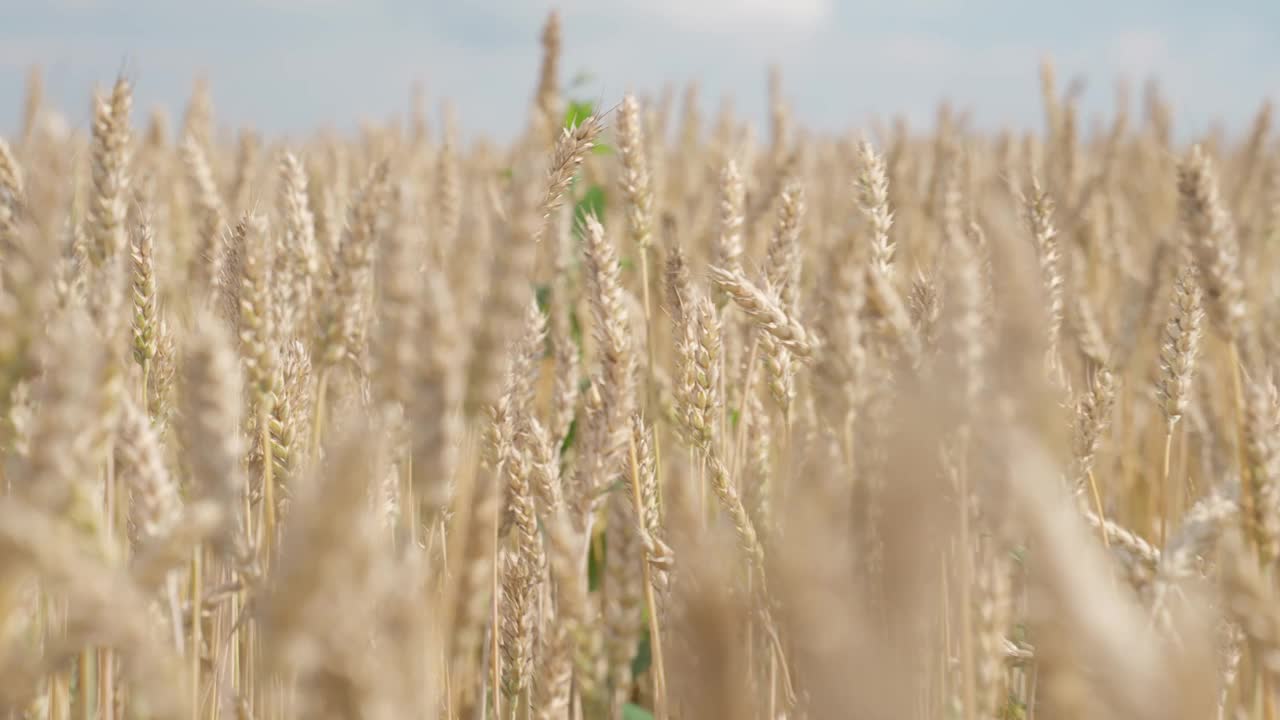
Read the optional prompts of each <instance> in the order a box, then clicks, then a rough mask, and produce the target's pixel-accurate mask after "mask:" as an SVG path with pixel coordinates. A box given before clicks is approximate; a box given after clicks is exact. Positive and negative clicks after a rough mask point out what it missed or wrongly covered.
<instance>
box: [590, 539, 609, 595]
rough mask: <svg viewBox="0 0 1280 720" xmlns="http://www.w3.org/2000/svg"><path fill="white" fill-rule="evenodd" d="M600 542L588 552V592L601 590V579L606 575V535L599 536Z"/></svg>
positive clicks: (593, 545)
mask: <svg viewBox="0 0 1280 720" xmlns="http://www.w3.org/2000/svg"><path fill="white" fill-rule="evenodd" d="M596 537H597V538H599V542H592V543H591V546H590V547H589V548H588V551H587V592H595V591H596V590H599V589H600V578H601V577H602V576H603V574H604V567H603V566H604V553H605V552H607V550H606V548H605V546H604V544H605V539H604V535H597V536H596Z"/></svg>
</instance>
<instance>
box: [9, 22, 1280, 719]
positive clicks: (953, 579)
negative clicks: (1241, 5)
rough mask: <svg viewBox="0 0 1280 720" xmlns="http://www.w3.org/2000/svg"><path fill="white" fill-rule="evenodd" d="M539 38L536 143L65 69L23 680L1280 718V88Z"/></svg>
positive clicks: (22, 275)
mask: <svg viewBox="0 0 1280 720" xmlns="http://www.w3.org/2000/svg"><path fill="white" fill-rule="evenodd" d="M534 41H535V39H534V38H530V42H534ZM541 44H542V52H543V57H542V64H541V68H540V72H539V75H538V76H537V77H536V78H530V80H531V82H536V86H535V88H536V89H535V90H534V91H533V93H532V98H531V102H530V105H529V111H528V117H527V121H525V122H524V126H525V129H524V131H523V132H522V133H521V134H519V136H518V137H517V138H516V139H514V141H512V142H510V143H509V144H496V143H493V142H488V141H484V140H477V141H474V142H466V143H464V142H462V141H461V140H460V137H462V135H463V134H464V131H465V130H466V128H465V127H461V126H460V121H459V119H458V118H457V116H456V114H455V112H454V111H453V110H452V109H451V108H450V106H449V105H448V104H447V103H444V104H442V105H441V106H440V107H441V109H439V110H436V109H433V110H431V111H428V110H427V109H426V108H425V103H421V102H420V103H419V104H417V105H415V107H414V110H413V112H412V113H411V114H410V115H409V116H408V118H407V121H406V122H403V123H402V122H400V121H399V120H395V119H391V120H387V121H386V122H381V123H368V124H366V125H365V126H363V127H362V128H361V130H360V131H359V132H358V133H354V134H352V135H347V136H344V135H340V134H335V133H327V134H316V135H313V136H306V137H282V138H272V137H264V136H262V135H260V134H259V133H257V132H255V131H254V130H252V129H246V130H242V131H240V132H238V133H237V134H229V133H228V132H227V130H226V128H220V126H219V124H218V120H217V116H216V114H215V108H214V100H213V98H214V91H213V90H212V89H211V88H210V87H208V85H207V84H204V83H201V82H197V83H196V84H195V86H194V90H193V92H192V94H191V96H190V100H189V102H188V104H187V106H186V108H185V110H184V111H183V112H182V114H181V123H180V125H178V126H177V127H171V126H170V123H169V121H168V119H167V117H168V116H167V115H166V114H164V113H163V112H156V113H154V114H152V115H151V116H150V118H149V119H148V120H147V121H146V122H145V124H142V123H139V124H138V125H137V126H134V125H133V124H132V123H131V118H132V117H134V116H135V114H138V115H139V116H141V113H135V112H134V109H133V107H132V90H133V88H132V84H131V83H132V80H131V78H130V77H128V76H127V75H126V76H121V77H119V78H117V79H115V80H114V85H112V86H110V87H109V88H104V89H103V90H102V91H101V92H100V93H97V94H96V95H95V97H93V98H92V117H93V121H92V125H91V127H89V128H87V129H86V130H85V131H83V132H81V131H75V130H72V129H70V128H69V126H68V125H67V123H66V122H65V121H63V120H62V119H61V116H60V115H59V114H58V111H57V110H56V109H54V108H51V107H49V106H48V105H47V103H46V101H45V99H44V94H43V86H42V81H41V75H40V73H39V71H38V70H37V71H33V73H32V75H31V76H30V80H29V83H28V91H27V98H26V101H25V105H23V106H22V107H23V108H24V110H23V116H22V123H21V126H20V128H19V129H18V130H17V132H15V133H14V134H13V135H12V136H11V137H9V138H5V139H3V140H0V419H2V420H3V422H0V452H2V453H3V464H2V465H0V470H2V472H3V489H2V491H0V706H2V707H3V709H4V712H5V713H6V715H5V716H6V717H9V718H41V719H44V718H48V719H50V720H72V719H73V718H74V719H76V720H88V719H90V718H105V719H107V720H126V719H133V718H157V719H170V718H173V719H182V720H213V719H215V718H223V719H232V718H235V719H240V718H254V719H258V720H276V719H284V718H299V719H302V718H369V719H371V720H381V719H387V720H390V719H393V718H394V719H398V718H440V719H442V720H485V719H486V718H493V719H494V720H527V719H530V718H538V719H540V720H559V719H575V720H576V719H583V720H593V719H596V718H607V719H611V720H617V719H621V720H647V719H650V718H656V719H657V720H667V719H669V718H673V719H679V720H714V719H719V718H726V719H729V718H732V719H734V720H739V719H749V720H778V719H780V718H794V719H797V720H800V719H806V718H811V719H814V720H817V719H822V718H858V719H862V718H870V719H884V720H889V719H899V718H928V719H933V718H945V719H956V720H996V719H1000V720H1005V719H1014V718H1018V719H1027V720H1031V719H1035V718H1042V719H1044V720H1052V719H1055V718H1139V719H1151V720H1157V719H1158V720H1183V719H1185V720H1193V719H1195V720H1211V719H1215V718H1216V719H1220V720H1221V719H1228V718H1230V719H1232V720H1234V719H1236V718H1248V719H1256V720H1263V719H1265V720H1273V719H1274V718H1276V717H1277V711H1276V692H1277V690H1278V689H1280V585H1278V584H1277V582H1278V580H1277V562H1278V561H1280V390H1278V389H1277V387H1278V383H1280V365H1278V364H1277V363H1274V362H1272V360H1271V358H1272V357H1276V354H1275V353H1276V352H1277V351H1280V280H1278V279H1280V145H1278V144H1277V142H1276V140H1275V139H1274V138H1273V136H1272V135H1271V134H1270V130H1271V127H1270V126H1271V120H1272V118H1271V108H1270V106H1268V105H1265V104H1264V105H1262V107H1261V109H1260V110H1259V112H1258V115H1257V118H1256V121H1255V123H1254V125H1253V127H1252V130H1250V131H1249V132H1248V133H1247V134H1246V135H1243V136H1241V137H1231V136H1228V135H1226V134H1224V133H1222V132H1218V133H1211V134H1207V135H1203V136H1200V137H1197V138H1194V141H1192V142H1183V141H1181V140H1178V139H1176V138H1175V134H1174V132H1173V130H1172V128H1173V125H1174V121H1175V119H1176V117H1177V109H1176V108H1174V107H1171V106H1170V105H1169V104H1168V103H1167V102H1166V101H1165V100H1164V99H1163V97H1162V95H1161V94H1160V92H1159V89H1158V87H1156V86H1151V87H1149V88H1148V89H1147V91H1146V93H1145V94H1144V95H1143V96H1142V97H1140V98H1137V99H1136V101H1135V102H1132V103H1130V102H1125V103H1122V104H1120V105H1119V106H1118V110H1117V111H1116V113H1115V114H1114V116H1113V117H1110V118H1107V119H1106V122H1105V123H1104V124H1103V125H1099V126H1097V127H1095V128H1094V129H1093V130H1090V131H1086V130H1085V128H1084V127H1083V120H1082V118H1081V113H1080V110H1079V107H1078V102H1077V98H1076V96H1075V94H1074V93H1073V92H1072V91H1071V90H1070V89H1069V88H1068V89H1064V88H1063V86H1062V83H1061V82H1060V81H1059V80H1058V79H1056V78H1055V76H1054V72H1053V67H1052V65H1051V64H1049V63H1046V64H1044V65H1043V66H1042V69H1041V74H1042V93H1043V106H1044V125H1043V128H1042V129H1040V130H1038V131H1036V132H1033V133H1025V134H1022V133H1018V134H1015V133H1012V132H1004V133H995V132H988V131H984V130H981V129H977V128H974V127H972V125H971V123H970V122H969V119H968V118H967V117H966V116H965V115H964V114H963V113H961V112H959V111H956V110H953V109H952V108H950V107H949V106H947V105H942V106H940V108H939V111H938V116H937V122H936V127H935V128H934V129H933V130H931V131H929V132H922V131H920V130H918V129H915V130H913V129H911V128H909V127H908V126H907V125H906V123H905V122H896V123H893V124H888V125H885V126H882V127H872V128H867V129H865V130H855V131H851V132H849V133H848V134H845V135H838V136H832V135H823V134H818V133H812V132H809V131H807V130H806V129H805V124H804V118H803V117H799V116H797V115H795V114H793V112H792V110H791V108H790V107H789V106H788V105H787V103H786V102H785V101H784V100H783V99H782V98H783V96H784V94H785V89H784V86H783V80H782V78H780V77H779V76H778V75H776V74H773V75H771V76H770V77H769V79H768V80H769V98H770V112H769V119H768V124H767V126H766V127H764V128H762V129H761V130H760V131H759V132H758V133H757V130H756V129H754V128H753V127H751V126H750V124H749V123H746V122H744V121H743V120H742V119H741V118H738V117H735V116H734V115H733V114H732V113H731V112H722V113H720V114H719V115H718V116H714V117H711V118H710V119H708V118H706V117H704V116H703V114H702V113H703V111H702V109H701V108H702V103H701V102H700V98H699V95H698V89H697V86H696V85H690V86H689V87H688V89H687V90H686V91H685V93H684V95H683V96H682V97H680V96H679V95H678V93H673V92H666V93H664V94H661V95H658V96H655V97H637V96H634V95H631V94H627V95H625V96H623V97H621V98H604V99H603V102H598V103H596V104H593V103H584V102H582V101H578V100H573V99H571V98H569V97H567V93H566V92H565V90H564V88H563V86H562V84H561V81H560V77H559V75H560V69H559V66H560V52H561V38H560V25H559V20H558V18H557V16H556V15H554V14H552V15H551V16H550V17H549V18H548V20H547V22H546V25H545V28H544V31H543V34H542V36H541ZM104 80H106V81H108V82H109V81H110V80H111V79H110V78H105V79H104ZM1029 91H1034V89H1033V88H1032V89H1029ZM1131 106H1132V107H1131Z"/></svg>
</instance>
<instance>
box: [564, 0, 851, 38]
mask: <svg viewBox="0 0 1280 720" xmlns="http://www.w3.org/2000/svg"><path fill="white" fill-rule="evenodd" d="M557 5H558V6H559V7H560V8H561V10H562V13H563V14H566V15H570V16H571V15H572V14H573V13H574V12H592V13H602V11H603V8H602V6H601V5H600V4H599V3H598V2H596V0H569V1H568V2H561V3H557ZM618 6H620V9H621V10H622V12H621V13H617V12H607V13H603V14H604V15H606V16H611V17H616V18H618V19H619V20H625V16H627V15H630V16H633V17H641V18H646V17H647V18H652V19H655V20H658V21H661V22H664V23H667V24H669V25H671V26H672V27H674V28H676V29H679V30H692V31H698V32H708V33H727V32H732V31H740V30H766V29H775V30H781V31H797V30H813V29H816V28H817V27H819V26H820V25H821V23H822V21H824V20H826V19H828V18H830V17H831V15H832V12H833V10H834V0H622V2H620V3H618Z"/></svg>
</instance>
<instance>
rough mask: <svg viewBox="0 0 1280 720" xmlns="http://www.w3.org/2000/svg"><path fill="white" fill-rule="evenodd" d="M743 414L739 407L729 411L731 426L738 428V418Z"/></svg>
mask: <svg viewBox="0 0 1280 720" xmlns="http://www.w3.org/2000/svg"><path fill="white" fill-rule="evenodd" d="M741 416H742V412H741V411H740V410H738V409H737V408H734V409H732V410H730V411H729V427H731V428H733V429H734V430H737V429H738V418H739V417H741Z"/></svg>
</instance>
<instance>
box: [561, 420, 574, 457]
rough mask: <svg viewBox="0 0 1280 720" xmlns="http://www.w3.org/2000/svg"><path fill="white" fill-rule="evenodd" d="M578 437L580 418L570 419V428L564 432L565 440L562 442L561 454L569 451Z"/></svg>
mask: <svg viewBox="0 0 1280 720" xmlns="http://www.w3.org/2000/svg"><path fill="white" fill-rule="evenodd" d="M577 437H578V418H576V417H575V418H573V419H572V420H570V421H569V430H568V431H566V432H565V434H564V442H562V443H560V454H561V455H564V454H565V453H567V452H569V448H571V447H573V441H574V440H576V439H577Z"/></svg>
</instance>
